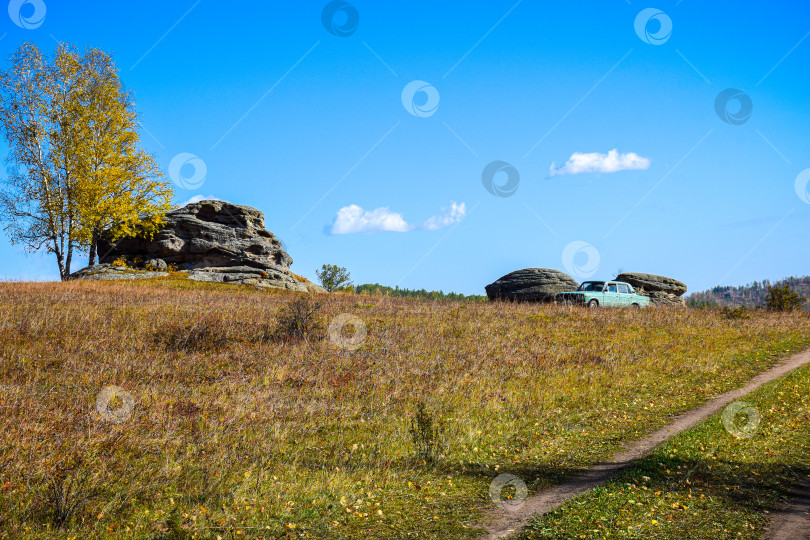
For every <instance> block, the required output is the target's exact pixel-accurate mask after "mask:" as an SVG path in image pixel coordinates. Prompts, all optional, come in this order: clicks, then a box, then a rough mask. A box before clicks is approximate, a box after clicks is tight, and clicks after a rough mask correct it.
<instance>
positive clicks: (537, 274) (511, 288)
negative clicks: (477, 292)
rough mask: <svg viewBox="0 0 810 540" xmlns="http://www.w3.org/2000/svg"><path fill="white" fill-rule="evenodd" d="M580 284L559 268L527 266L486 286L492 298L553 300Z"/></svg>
mask: <svg viewBox="0 0 810 540" xmlns="http://www.w3.org/2000/svg"><path fill="white" fill-rule="evenodd" d="M578 286H579V284H578V283H577V282H576V281H575V280H574V278H572V277H571V276H569V275H568V274H566V273H565V272H560V271H559V270H552V269H550V268H525V269H523V270H516V271H514V272H510V273H509V274H506V275H505V276H503V277H502V278H500V279H498V280H497V281H495V282H493V283H490V284H489V285H487V286H486V287H485V290H486V291H487V296H488V297H489V299H490V300H514V301H517V302H553V301H554V295H555V294H557V293H560V292H565V291H573V290H576V288H577V287H578Z"/></svg>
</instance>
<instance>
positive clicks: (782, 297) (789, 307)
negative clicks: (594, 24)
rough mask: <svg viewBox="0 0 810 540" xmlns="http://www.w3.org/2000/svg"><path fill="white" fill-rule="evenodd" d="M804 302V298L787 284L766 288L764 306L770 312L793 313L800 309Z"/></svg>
mask: <svg viewBox="0 0 810 540" xmlns="http://www.w3.org/2000/svg"><path fill="white" fill-rule="evenodd" d="M806 301H807V299H806V298H804V297H803V296H801V295H799V293H797V292H796V291H794V290H793V289H791V288H790V286H789V285H787V284H785V285H781V286H780V285H776V286H775V287H771V286H768V295H767V296H766V297H765V305H766V306H767V308H768V309H769V310H770V311H794V310H797V309H801V308H802V304H804V303H805V302H806Z"/></svg>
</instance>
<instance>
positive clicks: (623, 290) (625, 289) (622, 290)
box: [619, 283, 630, 294]
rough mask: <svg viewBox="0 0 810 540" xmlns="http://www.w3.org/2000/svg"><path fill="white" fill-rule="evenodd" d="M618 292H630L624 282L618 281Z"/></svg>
mask: <svg viewBox="0 0 810 540" xmlns="http://www.w3.org/2000/svg"><path fill="white" fill-rule="evenodd" d="M619 292H620V293H624V294H630V289H629V288H628V287H627V285H625V284H624V283H619Z"/></svg>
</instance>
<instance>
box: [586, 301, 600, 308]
mask: <svg viewBox="0 0 810 540" xmlns="http://www.w3.org/2000/svg"><path fill="white" fill-rule="evenodd" d="M588 307H589V308H591V309H593V308H598V307H599V301H598V300H591V301H590V302H588Z"/></svg>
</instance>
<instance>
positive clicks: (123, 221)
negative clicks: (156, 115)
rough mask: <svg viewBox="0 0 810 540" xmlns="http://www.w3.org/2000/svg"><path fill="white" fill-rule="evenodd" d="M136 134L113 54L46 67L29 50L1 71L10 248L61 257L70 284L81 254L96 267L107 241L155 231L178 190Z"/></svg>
mask: <svg viewBox="0 0 810 540" xmlns="http://www.w3.org/2000/svg"><path fill="white" fill-rule="evenodd" d="M137 126H138V123H137V116H136V114H135V110H134V102H133V100H132V98H131V96H130V95H129V94H128V93H126V92H123V91H122V90H121V85H120V83H119V80H118V73H117V69H116V67H115V64H114V63H113V61H112V59H111V58H110V57H109V55H107V54H106V53H104V52H103V51H100V50H98V49H89V50H87V51H86V52H85V53H84V54H83V55H80V54H79V53H78V52H77V51H76V50H75V49H71V48H70V47H68V46H66V45H60V46H59V48H58V49H57V51H56V53H55V55H54V56H53V58H51V59H48V58H46V57H45V56H44V55H43V54H42V53H41V52H40V51H39V49H38V48H37V47H36V46H35V45H33V44H31V43H25V44H23V45H22V46H21V47H20V48H19V49H18V50H17V51H16V52H15V53H14V55H13V56H12V57H11V59H10V67H9V69H8V70H6V71H2V72H0V128H2V130H3V132H4V135H5V137H6V139H7V141H8V143H9V147H10V152H9V155H8V158H7V164H8V176H7V178H6V179H5V181H4V182H3V187H2V189H1V190H0V220H2V221H3V222H4V223H5V226H4V228H5V230H6V232H7V233H8V235H9V238H10V239H11V241H12V243H14V244H22V245H23V246H24V247H25V248H26V249H27V250H28V251H38V250H41V249H45V250H47V251H48V252H51V253H54V254H55V256H56V261H57V264H58V267H59V275H60V277H61V278H62V279H63V280H64V279H67V278H68V277H69V275H70V267H71V262H72V259H73V255H74V253H75V252H76V251H80V250H81V251H87V252H89V254H90V258H89V262H90V264H94V263H95V259H96V245H97V242H98V239H99V236H100V235H101V234H105V235H107V236H108V237H109V238H110V239H111V240H115V239H116V238H118V237H121V236H124V235H129V234H134V233H135V232H138V233H141V234H145V235H149V234H152V233H154V232H155V231H156V230H157V229H158V228H159V226H160V224H161V223H162V221H163V219H164V215H165V212H166V211H168V210H169V208H170V201H171V196H172V191H171V188H170V187H169V184H168V183H166V182H164V181H163V179H162V174H161V172H160V171H159V169H158V166H157V164H156V162H155V160H154V159H153V158H152V157H151V156H150V155H149V154H147V153H146V152H145V151H143V150H142V149H140V148H139V143H140V139H139V135H138V131H137Z"/></svg>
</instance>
